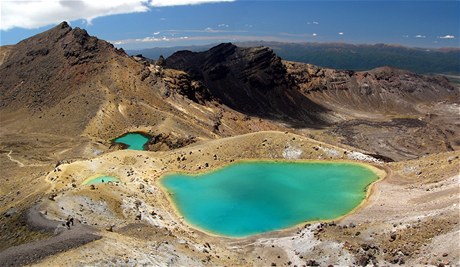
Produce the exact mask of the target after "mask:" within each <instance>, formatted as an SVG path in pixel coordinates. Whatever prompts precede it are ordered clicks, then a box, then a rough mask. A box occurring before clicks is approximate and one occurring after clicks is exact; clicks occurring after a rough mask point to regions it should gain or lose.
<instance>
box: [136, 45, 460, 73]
mask: <svg viewBox="0 0 460 267" xmlns="http://www.w3.org/2000/svg"><path fill="white" fill-rule="evenodd" d="M236 44H237V45H238V46H240V47H255V46H268V47H270V48H272V49H273V51H274V52H275V53H276V54H277V55H278V56H280V57H281V58H282V59H284V60H289V61H296V62H303V63H310V64H314V65H318V66H322V67H326V68H334V69H344V70H355V71H360V70H369V69H373V68H377V67H382V66H390V67H394V68H400V69H405V70H409V71H413V72H416V73H424V74H427V73H443V74H460V49H458V48H444V49H424V48H409V47H404V46H397V45H387V44H375V45H353V44H344V43H281V42H263V41H254V42H241V43H236ZM213 46H215V44H209V45H202V46H180V47H155V48H149V49H142V50H129V51H127V53H128V54H130V55H136V54H142V55H143V56H144V57H147V58H151V59H157V58H158V57H159V56H160V55H163V56H164V57H168V56H170V55H172V54H173V53H174V52H176V51H180V50H189V51H193V52H200V51H206V50H208V49H209V48H211V47H213Z"/></svg>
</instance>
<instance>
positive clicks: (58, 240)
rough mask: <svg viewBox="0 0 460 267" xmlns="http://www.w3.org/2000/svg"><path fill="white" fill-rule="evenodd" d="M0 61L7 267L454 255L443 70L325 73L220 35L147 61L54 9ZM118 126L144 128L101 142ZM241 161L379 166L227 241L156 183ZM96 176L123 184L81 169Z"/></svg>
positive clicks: (0, 238) (451, 134)
mask: <svg viewBox="0 0 460 267" xmlns="http://www.w3.org/2000/svg"><path fill="white" fill-rule="evenodd" d="M0 59H1V60H0V121H1V125H2V127H0V166H2V174H1V175H0V184H1V187H0V262H2V263H3V264H4V265H6V266H22V265H28V264H38V265H43V266H61V265H65V266H81V265H92V266H101V265H104V266H105V265H129V266H136V265H147V266H150V265H154V266H158V265H159V266H162V265H174V266H224V265H225V266H236V265H238V266H267V265H272V266H275V265H276V266H281V265H298V266H300V265H312V264H317V263H318V264H321V265H325V266H328V265H330V264H336V265H364V266H365V265H366V264H375V265H377V264H378V265H391V264H408V265H420V264H422V265H426V264H432V265H438V264H444V265H449V264H456V263H458V262H459V261H460V255H459V252H458V249H457V243H458V242H457V241H458V238H457V237H458V233H459V230H460V221H459V217H458V206H457V204H458V182H459V181H458V173H459V171H460V169H459V166H460V153H459V150H460V121H459V120H460V118H459V117H458V109H459V106H460V102H459V94H460V88H459V87H458V85H454V84H451V83H450V82H449V80H447V79H446V78H445V77H444V76H425V75H420V74H416V73H413V72H409V71H405V70H401V69H395V68H390V67H382V68H376V69H370V70H365V71H344V70H335V69H330V68H324V67H318V66H315V65H311V64H306V63H299V62H292V61H286V60H284V59H283V58H282V57H280V56H279V55H277V53H276V50H274V49H270V48H268V47H239V46H236V45H234V44H230V43H226V44H220V45H217V46H215V47H212V48H211V49H209V50H207V51H202V52H191V51H179V52H176V53H174V54H172V55H171V56H170V57H167V58H166V59H164V58H161V59H159V60H151V59H148V58H144V57H142V56H140V55H137V56H129V55H127V54H126V53H125V52H124V51H123V50H121V49H117V48H115V47H114V46H113V45H111V44H110V43H108V42H106V41H103V40H100V39H98V38H97V37H94V36H90V35H89V34H88V33H87V32H86V31H85V30H83V29H79V28H71V27H70V26H69V25H68V24H67V23H65V22H63V23H61V24H59V25H58V26H56V27H54V28H52V29H50V30H48V31H45V32H43V33H41V34H38V35H36V36H33V37H30V38H28V39H25V40H23V41H21V42H20V43H18V44H17V45H14V46H8V47H1V48H0ZM128 132H141V133H144V134H146V136H148V138H149V143H148V145H147V148H146V150H145V151H138V150H129V149H123V147H122V146H121V145H116V144H114V143H113V141H112V140H113V139H114V138H116V137H119V136H120V135H123V134H125V133H128ZM244 160H246V161H247V160H270V161H278V162H283V161H308V162H310V161H326V160H327V161H332V162H337V163H343V162H350V163H355V164H361V165H363V166H369V168H371V169H372V170H375V172H376V173H378V174H379V177H381V178H382V179H381V180H379V181H377V182H376V183H375V184H373V185H372V186H371V187H370V188H371V190H370V191H368V192H369V195H368V197H367V198H366V199H365V202H363V204H362V205H361V206H359V207H358V208H357V209H355V210H354V211H353V212H351V213H349V214H347V215H346V216H344V217H340V218H337V220H335V221H333V222H308V223H305V224H304V223H302V224H299V225H298V226H294V227H292V228H289V229H283V230H277V231H272V232H267V233H263V234H260V235H256V236H251V237H247V238H241V239H233V238H226V237H220V236H217V235H210V234H206V233H205V232H203V231H201V230H200V229H198V228H195V227H193V226H191V225H190V224H188V223H187V222H186V221H185V220H184V217H183V216H181V215H180V214H178V213H177V212H176V211H175V208H174V206H173V205H172V203H171V202H170V201H169V196H168V193H167V192H166V191H165V190H164V188H163V187H162V185H161V184H160V179H161V177H162V176H163V175H165V174H168V173H179V172H180V173H183V172H186V173H192V174H197V173H202V172H208V171H212V170H215V169H218V168H221V167H223V166H226V165H228V164H231V163H234V162H236V161H244ZM100 175H111V176H114V177H117V178H118V179H120V182H115V183H113V182H110V183H108V182H107V183H104V182H102V183H99V184H95V185H87V184H85V183H84V182H85V181H86V180H87V179H88V178H91V177H96V176H100ZM69 215H71V216H72V217H73V218H74V219H75V225H72V226H71V227H70V226H69V228H70V229H67V228H66V227H64V226H63V224H64V223H65V221H66V218H68V216H69Z"/></svg>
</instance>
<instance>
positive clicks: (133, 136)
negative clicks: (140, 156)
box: [113, 133, 149, 150]
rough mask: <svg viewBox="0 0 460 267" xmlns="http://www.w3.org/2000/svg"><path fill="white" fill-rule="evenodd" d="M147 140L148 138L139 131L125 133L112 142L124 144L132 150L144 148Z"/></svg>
mask: <svg viewBox="0 0 460 267" xmlns="http://www.w3.org/2000/svg"><path fill="white" fill-rule="evenodd" d="M148 141H149V138H148V137H147V136H145V135H143V134H140V133H127V134H125V135H123V136H121V137H118V138H115V139H114V140H113V142H115V143H121V144H125V145H126V146H127V147H128V149H133V150H144V145H145V144H147V142H148Z"/></svg>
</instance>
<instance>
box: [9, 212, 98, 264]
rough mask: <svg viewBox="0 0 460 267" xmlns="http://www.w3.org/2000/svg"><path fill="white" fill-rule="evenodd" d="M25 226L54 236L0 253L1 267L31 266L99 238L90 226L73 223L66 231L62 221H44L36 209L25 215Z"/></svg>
mask: <svg viewBox="0 0 460 267" xmlns="http://www.w3.org/2000/svg"><path fill="white" fill-rule="evenodd" d="M27 224H28V225H29V227H30V228H32V229H34V230H38V231H47V232H54V233H55V234H56V235H55V236H53V237H51V238H49V239H45V240H39V241H35V242H30V243H27V244H23V245H19V246H15V247H10V248H8V249H6V250H4V251H2V252H0V262H1V265H2V266H23V265H26V264H32V263H35V262H37V261H39V260H42V259H44V258H45V257H48V256H51V255H54V254H57V253H60V252H63V251H66V250H69V249H72V248H75V247H79V246H82V245H84V244H87V243H89V242H91V241H94V240H98V239H100V238H101V236H100V235H97V234H96V230H95V229H93V228H92V227H90V226H87V225H84V224H81V223H79V222H75V225H74V226H71V227H70V229H67V228H66V227H64V226H63V225H62V224H63V222H62V221H54V220H48V219H46V218H45V217H44V216H43V215H42V214H41V213H40V212H39V211H38V210H37V208H36V207H33V208H31V209H30V210H29V211H28V213H27Z"/></svg>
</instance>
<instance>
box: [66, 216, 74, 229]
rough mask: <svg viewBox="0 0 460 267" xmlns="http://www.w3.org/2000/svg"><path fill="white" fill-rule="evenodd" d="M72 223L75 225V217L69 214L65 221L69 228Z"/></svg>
mask: <svg viewBox="0 0 460 267" xmlns="http://www.w3.org/2000/svg"><path fill="white" fill-rule="evenodd" d="M70 224H72V226H73V217H72V216H70V215H69V216H67V219H66V221H65V225H66V226H67V229H70Z"/></svg>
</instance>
